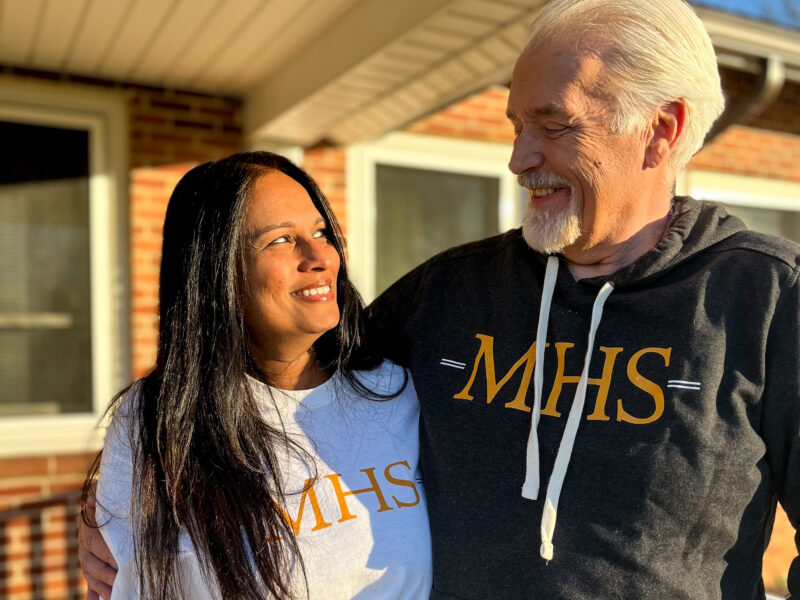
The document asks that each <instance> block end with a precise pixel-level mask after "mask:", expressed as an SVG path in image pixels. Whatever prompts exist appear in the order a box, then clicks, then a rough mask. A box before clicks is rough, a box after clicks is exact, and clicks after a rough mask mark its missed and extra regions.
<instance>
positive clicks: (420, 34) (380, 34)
mask: <svg viewBox="0 0 800 600" xmlns="http://www.w3.org/2000/svg"><path fill="white" fill-rule="evenodd" d="M544 3H545V0H404V1H402V2H399V1H397V0H0V65H9V66H16V67H25V68H31V69H39V70H44V71H50V72H56V73H66V74H71V75H83V76H88V77H96V78H100V79H108V80H114V81H124V82H131V83H139V84H146V85H153V86H159V87H164V88H168V89H181V90H189V91H196V92H202V93H208V94H214V95H222V96H232V97H238V98H242V99H243V100H244V101H245V109H246V110H245V113H246V117H245V118H246V122H245V128H246V132H247V134H248V136H249V137H250V141H251V142H253V143H257V142H259V141H261V140H265V139H267V140H271V141H273V142H282V143H289V144H296V145H302V146H308V145H311V144H314V143H317V142H319V141H320V140H328V141H331V142H334V143H339V144H349V143H354V142H357V141H361V140H365V139H372V138H375V137H378V136H380V135H382V134H384V133H386V132H388V131H392V130H395V129H399V128H401V127H403V126H404V125H406V124H407V123H409V122H412V121H414V120H416V119H418V118H420V117H421V116H423V115H425V114H427V113H430V112H433V111H435V110H438V109H440V108H442V107H443V106H446V105H448V104H449V103H451V102H453V101H455V100H457V99H459V98H461V97H463V96H466V95H468V94H470V93H472V92H475V91H478V90H480V89H482V88H484V87H485V86H487V85H489V84H493V83H501V84H502V83H505V82H507V81H508V80H509V79H510V75H511V69H512V66H513V63H514V60H515V58H516V56H517V54H518V53H519V51H520V49H521V48H522V46H523V44H524V42H525V39H526V37H527V31H528V25H529V23H530V22H531V21H532V20H533V19H534V18H535V16H536V14H537V13H538V11H539V10H540V8H541V6H542V5H543V4H544ZM698 13H699V14H700V15H701V18H703V20H704V22H705V23H706V26H707V28H708V29H709V32H710V34H711V37H712V39H713V40H714V43H715V46H716V47H717V50H718V53H719V55H720V60H721V62H722V63H723V64H726V66H731V67H734V68H741V69H748V70H757V69H758V68H760V63H759V62H758V60H755V59H758V58H761V57H765V56H769V55H778V56H780V57H782V60H784V62H785V64H786V73H787V76H788V77H789V78H792V79H795V78H800V70H799V69H800V51H799V50H798V49H799V48H800V34H798V32H797V31H794V30H788V29H785V28H780V27H775V26H770V25H767V24H763V23H756V22H754V21H752V20H749V19H745V18H742V17H738V16H734V15H728V14H726V13H720V12H719V11H714V10H711V9H704V8H698Z"/></svg>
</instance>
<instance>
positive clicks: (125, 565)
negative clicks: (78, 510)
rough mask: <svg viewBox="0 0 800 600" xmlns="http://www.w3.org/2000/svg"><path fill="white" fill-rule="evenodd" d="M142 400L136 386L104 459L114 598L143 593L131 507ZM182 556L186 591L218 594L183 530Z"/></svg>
mask: <svg viewBox="0 0 800 600" xmlns="http://www.w3.org/2000/svg"><path fill="white" fill-rule="evenodd" d="M136 400H137V394H136V392H135V387H133V388H131V391H130V392H129V393H128V395H127V396H126V397H125V398H124V400H122V402H121V404H120V407H119V408H118V409H117V412H116V414H115V415H114V418H113V420H112V421H111V425H110V426H109V428H108V432H107V433H106V438H105V442H104V444H103V456H102V458H101V459H100V472H99V476H98V481H97V517H96V518H97V523H98V524H99V525H100V532H101V533H102V535H103V539H104V540H105V542H106V544H108V547H109V550H111V554H113V556H114V559H115V560H116V561H117V566H118V567H119V570H118V571H117V577H116V579H115V580H114V590H113V592H112V595H111V598H107V599H104V600H138V599H139V598H141V593H140V589H139V574H138V572H137V569H136V561H135V556H134V546H133V538H134V534H135V524H134V521H133V515H132V511H131V505H132V497H133V496H132V494H133V452H134V447H133V445H132V443H133V441H132V439H131V431H132V428H133V427H135V426H136V419H137V414H138V411H137V410H136V408H135V406H136V403H137V402H136ZM177 559H178V560H177V564H176V574H177V576H178V578H179V581H180V586H181V591H182V593H183V594H184V597H186V598H192V599H193V600H212V599H213V598H214V597H215V595H214V591H213V589H212V588H211V587H209V585H208V584H207V583H206V579H205V578H204V577H203V575H202V571H201V567H200V561H199V559H198V558H197V554H196V553H195V551H194V547H193V546H192V544H191V542H190V541H189V538H188V535H186V534H182V535H181V536H180V538H179V540H178V557H177Z"/></svg>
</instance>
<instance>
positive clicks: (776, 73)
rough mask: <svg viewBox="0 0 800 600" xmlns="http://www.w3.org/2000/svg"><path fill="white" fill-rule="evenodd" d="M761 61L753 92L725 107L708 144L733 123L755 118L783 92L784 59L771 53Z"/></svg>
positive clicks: (741, 122)
mask: <svg viewBox="0 0 800 600" xmlns="http://www.w3.org/2000/svg"><path fill="white" fill-rule="evenodd" d="M759 63H760V64H761V73H760V75H759V78H758V83H757V84H756V86H755V89H754V90H753V93H751V94H750V95H749V96H748V97H747V98H744V99H743V100H741V101H740V102H737V103H736V104H734V105H728V106H727V107H726V108H725V111H724V112H723V113H722V115H721V116H720V118H719V119H717V121H716V122H715V123H714V126H713V127H712V128H711V131H709V132H708V135H706V139H705V143H706V144H708V143H709V142H710V141H711V140H713V139H714V138H715V137H716V136H718V135H719V134H720V133H722V132H723V131H725V130H726V129H727V128H728V127H730V126H731V125H735V124H737V123H739V124H745V123H748V122H749V121H751V120H752V119H755V118H756V117H757V116H759V115H761V114H762V113H763V112H764V111H765V110H767V108H769V107H770V106H771V105H772V104H773V103H774V102H775V100H776V99H777V98H778V94H780V93H781V90H782V89H783V86H784V83H785V82H786V69H785V68H784V63H783V61H782V60H781V59H780V58H778V57H777V56H775V55H771V56H768V57H766V58H761V59H760V60H759Z"/></svg>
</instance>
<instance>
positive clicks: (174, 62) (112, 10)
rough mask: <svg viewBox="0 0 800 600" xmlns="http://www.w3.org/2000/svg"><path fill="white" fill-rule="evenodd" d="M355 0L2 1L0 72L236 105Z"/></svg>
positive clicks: (338, 17)
mask: <svg viewBox="0 0 800 600" xmlns="http://www.w3.org/2000/svg"><path fill="white" fill-rule="evenodd" d="M357 1H358V0H0V64H4V65H11V66H17V67H27V68H31V69H38V70H43V71H52V72H57V73H69V74H73V75H82V76H87V77H95V78H100V79H110V80H114V81H124V82H130V83H139V84H146V85H153V86H159V87H165V88H173V89H182V90H189V91H196V92H205V93H211V94H216V95H225V96H243V95H244V94H246V93H247V92H248V90H250V89H251V88H252V87H253V86H254V85H256V84H257V83H259V82H261V81H263V80H264V79H265V78H267V77H269V76H270V74H271V73H272V72H274V71H275V70H276V69H278V68H279V67H280V66H281V65H283V64H284V63H286V62H287V61H289V60H291V57H292V56H293V55H295V54H296V53H297V52H299V51H300V50H302V48H303V47H304V46H306V45H308V44H310V43H313V40H314V39H315V38H316V37H317V36H318V35H320V33H321V32H324V31H325V30H326V29H327V28H328V27H330V26H331V24H332V23H335V22H336V21H337V20H339V19H341V18H342V17H343V15H345V14H346V13H347V11H348V10H349V9H350V8H351V7H352V6H353V5H354V4H355V3H356V2H357Z"/></svg>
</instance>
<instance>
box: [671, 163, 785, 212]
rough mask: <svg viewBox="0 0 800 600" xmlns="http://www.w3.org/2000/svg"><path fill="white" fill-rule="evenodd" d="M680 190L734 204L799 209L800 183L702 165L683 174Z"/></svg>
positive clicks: (697, 197) (698, 197)
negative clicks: (716, 169)
mask: <svg viewBox="0 0 800 600" xmlns="http://www.w3.org/2000/svg"><path fill="white" fill-rule="evenodd" d="M681 184H682V185H681V188H679V191H680V192H681V193H684V194H686V195H689V196H692V197H693V198H696V199H698V200H714V201H715V202H720V203H723V204H729V205H732V206H736V205H738V206H747V207H752V208H763V209H765V210H788V211H793V212H800V183H795V182H792V181H783V180H780V179H767V178H764V177H751V176H747V175H735V174H731V173H719V172H716V171H706V170H701V169H692V170H688V171H686V172H685V173H684V175H683V180H682V182H681Z"/></svg>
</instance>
